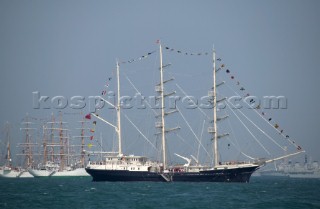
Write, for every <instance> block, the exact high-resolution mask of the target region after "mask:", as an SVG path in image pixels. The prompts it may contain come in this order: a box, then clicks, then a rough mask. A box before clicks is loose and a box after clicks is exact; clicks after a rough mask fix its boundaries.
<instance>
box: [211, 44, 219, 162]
mask: <svg viewBox="0 0 320 209" xmlns="http://www.w3.org/2000/svg"><path fill="white" fill-rule="evenodd" d="M212 62H213V87H212V89H213V95H212V96H213V132H212V134H213V154H214V166H218V165H219V159H218V155H219V154H218V132H217V91H216V88H217V86H216V51H215V49H214V48H213V54H212Z"/></svg>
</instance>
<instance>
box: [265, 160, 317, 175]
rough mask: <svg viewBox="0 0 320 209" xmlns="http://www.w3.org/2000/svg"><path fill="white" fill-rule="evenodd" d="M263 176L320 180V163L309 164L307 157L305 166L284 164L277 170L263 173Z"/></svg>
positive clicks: (279, 165)
mask: <svg viewBox="0 0 320 209" xmlns="http://www.w3.org/2000/svg"><path fill="white" fill-rule="evenodd" d="M261 175H263V176H286V177H290V178H320V167H319V163H318V161H313V162H312V163H308V158H307V156H305V161H304V163H303V164H301V163H299V162H296V163H292V162H291V161H289V162H287V163H286V162H282V163H280V164H278V165H276V170H269V171H262V172H261Z"/></svg>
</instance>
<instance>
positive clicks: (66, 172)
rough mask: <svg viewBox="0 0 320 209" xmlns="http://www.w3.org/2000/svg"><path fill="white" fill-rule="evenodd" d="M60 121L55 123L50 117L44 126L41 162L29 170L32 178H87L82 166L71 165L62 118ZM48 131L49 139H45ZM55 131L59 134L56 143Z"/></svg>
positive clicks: (67, 138) (66, 134)
mask: <svg viewBox="0 0 320 209" xmlns="http://www.w3.org/2000/svg"><path fill="white" fill-rule="evenodd" d="M60 116H61V115H60ZM60 119H61V120H60V121H58V122H55V119H54V116H53V115H52V121H51V122H47V123H46V125H44V127H43V146H42V147H43V154H42V156H43V162H42V163H41V164H39V165H38V166H37V168H29V169H28V171H29V173H30V174H32V175H33V176H34V177H67V176H89V175H88V173H87V172H86V171H85V169H84V166H83V165H82V164H80V163H79V162H74V163H71V160H70V157H71V154H70V145H69V136H68V133H67V131H68V129H66V128H65V127H64V124H65V122H62V116H61V118H60ZM56 125H57V126H58V127H56ZM48 131H49V134H50V137H49V138H48V137H47V132H48ZM55 131H57V132H58V133H59V136H58V137H57V138H58V139H59V141H58V142H57V141H56V140H55V138H56V137H55V135H54V132H55ZM55 148H58V149H55ZM81 165H82V166H81Z"/></svg>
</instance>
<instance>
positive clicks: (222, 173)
mask: <svg viewBox="0 0 320 209" xmlns="http://www.w3.org/2000/svg"><path fill="white" fill-rule="evenodd" d="M258 168H259V166H256V167H255V166H254V167H247V168H234V169H224V170H210V171H200V172H176V173H165V174H160V173H155V172H147V171H146V172H142V171H125V170H124V171H120V170H99V169H89V168H86V171H87V172H88V173H89V174H90V175H91V176H92V180H93V181H154V182H168V181H173V182H249V180H250V177H251V175H252V173H253V172H254V171H255V170H257V169H258Z"/></svg>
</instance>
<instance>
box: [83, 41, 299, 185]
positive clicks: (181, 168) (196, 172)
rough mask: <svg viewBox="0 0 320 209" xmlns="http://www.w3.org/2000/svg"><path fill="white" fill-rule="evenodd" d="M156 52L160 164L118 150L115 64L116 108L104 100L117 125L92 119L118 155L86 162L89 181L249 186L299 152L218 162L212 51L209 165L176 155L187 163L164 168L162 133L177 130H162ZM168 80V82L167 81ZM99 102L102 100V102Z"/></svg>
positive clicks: (118, 116)
mask: <svg viewBox="0 0 320 209" xmlns="http://www.w3.org/2000/svg"><path fill="white" fill-rule="evenodd" d="M159 52H160V84H158V85H157V86H156V92H158V93H159V94H160V100H161V114H160V115H158V118H160V119H161V120H160V121H158V122H156V128H158V129H160V132H159V133H157V134H160V135H161V144H162V149H161V153H162V160H161V162H155V161H151V160H150V159H149V158H147V157H145V156H135V155H125V154H124V153H122V149H121V143H122V138H121V104H120V79H119V74H120V69H119V68H120V67H119V63H118V62H117V64H116V69H117V92H118V93H117V105H113V104H110V103H109V102H108V101H107V100H104V101H105V102H107V103H108V104H110V105H111V106H113V107H114V108H115V109H116V111H117V125H114V124H112V123H110V122H108V121H106V120H104V119H103V118H101V117H100V116H98V115H97V114H93V113H92V114H91V115H92V116H94V117H96V118H98V119H100V120H101V121H103V122H105V123H106V124H108V125H110V126H112V127H113V128H114V129H115V131H116V133H117V136H118V153H117V154H110V155H107V156H105V160H103V161H99V162H89V163H88V165H87V167H86V171H87V172H88V173H89V174H90V175H91V176H92V178H93V181H163V182H171V181H186V182H249V180H250V177H251V175H252V173H253V172H255V171H256V170H257V169H259V168H260V167H261V166H263V165H264V164H265V163H268V162H273V161H275V160H279V159H283V158H286V157H288V156H291V155H296V154H298V153H300V152H303V151H298V152H296V153H293V154H289V155H286V156H281V157H278V158H276V159H270V160H259V159H257V160H255V161H253V162H237V161H232V162H220V161H219V152H218V139H220V138H222V137H224V136H226V134H222V135H218V129H217V121H219V120H220V119H221V118H218V117H217V103H218V102H219V101H217V93H216V88H217V87H218V86H219V84H217V83H216V72H217V71H218V69H216V55H215V50H213V85H212V91H209V95H208V96H209V97H210V98H211V102H212V105H213V120H212V124H213V127H209V128H208V132H209V133H210V134H212V136H213V153H214V156H213V157H214V163H213V165H200V164H198V163H197V164H196V165H192V164H191V159H189V158H186V157H183V156H181V155H178V154H176V156H178V157H180V158H182V159H184V160H186V161H187V163H186V164H184V165H174V166H168V164H167V156H166V155H167V151H166V148H167V145H166V133H167V132H169V131H172V130H176V129H179V127H177V128H172V129H166V126H165V115H168V114H170V113H173V111H172V112H165V109H164V98H165V97H166V96H168V95H171V93H167V94H166V93H165V92H164V84H165V83H166V82H168V81H169V80H164V78H163V67H164V66H163V63H162V47H161V44H159ZM170 80H172V79H170ZM102 99H103V98H102Z"/></svg>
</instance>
